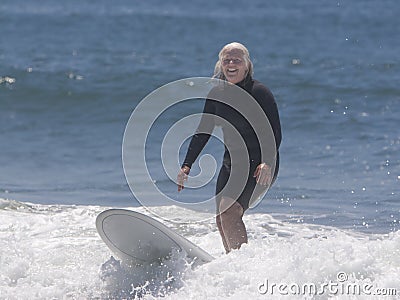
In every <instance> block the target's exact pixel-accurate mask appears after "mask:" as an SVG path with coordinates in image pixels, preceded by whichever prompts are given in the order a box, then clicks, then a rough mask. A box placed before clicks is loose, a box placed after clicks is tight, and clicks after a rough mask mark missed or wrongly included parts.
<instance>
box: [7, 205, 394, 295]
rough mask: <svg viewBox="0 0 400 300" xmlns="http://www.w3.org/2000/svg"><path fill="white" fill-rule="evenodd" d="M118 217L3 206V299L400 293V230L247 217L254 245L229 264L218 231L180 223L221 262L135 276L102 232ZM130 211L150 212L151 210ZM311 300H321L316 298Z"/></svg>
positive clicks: (94, 209) (181, 261)
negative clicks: (100, 224) (105, 222)
mask: <svg viewBox="0 0 400 300" xmlns="http://www.w3.org/2000/svg"><path fill="white" fill-rule="evenodd" d="M108 208H109V207H102V206H76V205H69V206H68V205H40V204H30V203H24V202H18V201H14V200H6V199H0V218H1V219H2V223H1V225H0V244H1V245H2V246H1V254H0V268H1V270H2V272H1V274H0V277H1V280H0V294H1V296H2V297H4V298H17V299H45V298H64V297H72V298H88V299H90V298H97V299H99V298H100V299H102V298H109V297H112V298H118V297H124V298H128V299H129V298H131V299H134V298H135V297H137V298H139V297H141V298H143V299H157V298H162V299H227V298H231V299H238V298H242V299H245V298H247V299H266V298H268V299H270V298H273V299H287V297H288V296H287V295H286V296H285V295H283V294H282V293H280V292H279V290H278V289H277V288H276V286H278V285H279V284H281V285H282V286H284V285H286V286H288V287H289V286H291V287H292V288H294V287H296V286H299V287H301V286H302V285H304V284H309V285H308V286H310V285H312V286H316V287H321V286H324V284H328V283H329V282H333V283H337V284H340V285H339V286H343V285H346V286H348V285H350V284H354V285H357V286H360V287H365V285H367V284H369V285H371V286H372V288H371V289H373V291H375V292H376V291H377V290H378V289H379V288H381V289H383V288H386V289H389V288H396V287H399V286H400V260H399V257H400V255H399V254H400V253H399V252H400V250H399V249H400V231H397V232H392V233H389V234H364V233H356V232H353V231H346V230H340V229H336V228H332V227H327V226H320V225H309V224H302V223H288V222H284V221H280V220H277V219H275V218H274V217H272V216H271V215H269V214H264V213H254V214H249V215H245V217H244V221H245V223H246V226H247V228H248V233H249V243H248V244H246V245H243V246H242V248H241V249H240V250H237V251H233V252H232V253H230V254H229V255H225V254H224V252H223V247H222V243H221V241H220V237H219V234H218V232H217V230H216V226H215V224H213V223H212V222H211V223H210V221H205V222H204V223H196V224H190V223H185V224H178V223H174V224H167V225H168V226H170V227H172V228H173V229H174V230H176V231H177V232H179V233H180V234H182V235H184V236H185V237H187V238H188V239H190V240H191V241H193V242H194V243H196V244H197V245H199V246H200V247H202V248H203V249H205V250H206V251H208V252H209V253H210V254H212V255H213V256H214V257H216V259H215V260H214V261H212V262H211V263H208V264H205V265H202V266H199V267H197V268H194V269H193V268H191V265H190V263H188V262H187V261H186V260H185V258H184V257H182V256H181V255H175V256H173V258H172V259H171V260H170V261H167V262H165V264H164V265H163V266H144V267H140V268H139V267H138V268H127V267H126V266H124V264H123V263H122V262H120V261H118V258H111V256H112V253H111V252H110V250H109V249H108V248H107V247H106V245H105V244H104V243H103V242H102V241H101V239H100V237H99V236H98V234H97V232H96V229H95V218H96V216H97V215H98V214H99V213H100V212H101V211H103V210H105V209H108ZM130 209H133V210H136V211H140V212H142V213H147V212H146V211H145V209H144V208H138V207H136V208H130ZM157 209H159V210H164V211H165V212H168V213H169V214H171V215H172V216H175V217H176V218H177V219H179V218H182V217H183V216H184V215H185V213H188V212H187V211H186V212H183V211H182V209H181V208H179V207H173V206H169V207H157ZM287 217H288V216H287ZM339 275H340V276H342V277H344V278H345V279H346V281H343V282H339V281H338V280H342V279H343V278H342V277H340V278H339V277H338V276H339ZM266 283H267V284H269V285H268V287H269V290H266V288H267V286H266ZM271 285H274V286H275V290H274V291H271ZM387 291H389V292H394V291H395V290H394V289H391V290H387ZM271 292H274V294H271ZM281 292H282V291H281ZM283 292H285V291H283ZM286 292H290V293H289V295H290V299H297V298H296V297H298V299H304V294H303V295H298V294H294V293H292V291H291V290H289V289H286ZM294 292H296V291H295V290H294ZM324 292H325V293H326V294H324V295H321V294H320V295H319V296H320V297H321V299H327V298H328V296H330V297H333V296H336V297H337V298H335V299H353V298H354V299H355V298H357V299H360V297H357V296H354V295H350V296H349V295H343V294H339V292H338V293H337V294H332V293H331V294H328V293H329V292H332V291H328V290H325V291H324ZM396 292H397V291H396ZM398 292H399V293H400V291H398ZM307 296H308V297H310V299H311V297H312V296H313V295H310V294H309V295H307ZM314 296H315V295H314ZM285 297H286V298H285ZM351 297H353V298H351ZM393 297H394V296H393ZM374 299H379V297H375V298H374ZM385 299H391V298H390V297H389V298H388V297H386V298H385Z"/></svg>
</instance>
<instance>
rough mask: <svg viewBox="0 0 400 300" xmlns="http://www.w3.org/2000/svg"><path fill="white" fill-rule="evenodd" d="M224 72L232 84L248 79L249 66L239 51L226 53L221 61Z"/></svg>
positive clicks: (233, 50)
mask: <svg viewBox="0 0 400 300" xmlns="http://www.w3.org/2000/svg"><path fill="white" fill-rule="evenodd" d="M221 64H222V71H223V72H224V75H225V78H226V80H227V81H229V82H230V83H233V84H235V83H238V82H240V81H242V80H243V79H244V78H245V77H246V73H247V66H246V63H245V61H244V59H243V53H242V51H241V50H239V49H232V50H228V51H225V53H224V54H223V56H222V59H221Z"/></svg>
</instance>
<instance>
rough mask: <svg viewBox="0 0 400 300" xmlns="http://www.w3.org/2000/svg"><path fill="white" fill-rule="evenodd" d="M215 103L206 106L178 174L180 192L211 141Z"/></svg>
mask: <svg viewBox="0 0 400 300" xmlns="http://www.w3.org/2000/svg"><path fill="white" fill-rule="evenodd" d="M214 116H215V101H214V100H210V99H207V100H206V103H205V104H204V109H203V115H202V117H201V120H200V123H199V126H198V127H197V130H196V133H195V134H194V135H193V136H192V139H191V141H190V144H189V147H188V150H187V153H186V157H185V160H184V161H183V164H182V168H181V170H180V172H179V174H178V191H181V190H182V189H183V188H184V186H183V182H184V181H185V180H187V175H188V174H189V172H190V168H191V167H192V164H193V163H194V162H195V160H196V159H197V157H198V156H199V154H200V152H201V151H202V150H203V148H204V146H205V145H206V144H207V142H208V140H209V139H210V136H211V133H212V132H213V130H214V127H215V117H214Z"/></svg>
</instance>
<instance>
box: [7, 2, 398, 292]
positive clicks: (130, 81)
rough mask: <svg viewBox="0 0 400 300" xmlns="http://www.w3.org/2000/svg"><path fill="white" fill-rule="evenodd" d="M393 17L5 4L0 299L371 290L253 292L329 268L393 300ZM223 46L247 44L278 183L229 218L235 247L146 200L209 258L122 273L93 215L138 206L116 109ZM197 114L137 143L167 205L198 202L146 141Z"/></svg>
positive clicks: (370, 11)
mask: <svg viewBox="0 0 400 300" xmlns="http://www.w3.org/2000/svg"><path fill="white" fill-rule="evenodd" d="M398 9H399V4H398V3H397V2H396V1H394V0H385V1H372V0H369V1H362V2H361V1H352V2H349V1H346V2H344V1H314V0H312V1H296V2H294V1H268V2H265V1H261V0H250V1H237V2H234V3H232V2H231V1H212V2H211V1H210V2H204V1H197V0H196V1H181V0H176V1H128V0H118V1H114V2H112V3H111V2H108V1H103V0H99V1H87V0H85V1H77V0H72V1H64V2H60V1H57V2H55V1H50V0H47V1H40V2H39V1H21V0H13V1H11V0H2V1H1V2H0V28H1V33H0V35H1V43H0V149H1V151H0V153H1V154H0V219H1V221H0V241H1V242H0V245H1V246H0V250H1V251H0V299H34V298H36V299H55V298H56V299H59V298H66V299H70V298H71V299H76V298H83V299H85V298H87V299H103V298H124V297H125V298H126V297H128V298H129V297H130V298H135V297H137V298H138V297H142V298H145V299H157V298H165V299H246V298H247V299H270V298H276V299H295V298H298V299H304V298H306V299H314V298H315V299H328V298H329V299H364V298H365V299H379V298H380V297H379V295H374V296H373V298H371V296H370V295H366V294H364V295H350V294H344V293H342V294H340V293H336V294H330V295H329V294H328V293H324V294H320V295H308V296H305V295H293V294H289V295H283V294H281V293H279V292H277V291H276V290H275V293H274V294H273V295H271V294H270V292H271V290H269V291H268V292H266V293H262V292H265V287H266V285H265V282H266V281H268V283H269V284H270V285H269V287H271V283H275V284H276V285H279V284H287V285H290V284H291V283H296V284H298V285H301V284H305V283H314V284H316V285H322V284H324V283H327V282H329V280H331V281H335V280H336V281H337V280H338V274H341V275H343V274H345V275H346V276H348V278H346V280H345V281H344V283H356V284H358V285H359V286H363V285H366V284H371V285H372V286H373V287H374V289H375V288H376V289H378V288H381V289H385V288H387V289H390V288H394V289H397V298H398V297H399V296H398V295H399V294H400V281H399V278H400V276H399V275H400V260H399V257H400V253H399V248H400V235H399V226H400V225H399V222H400V203H399V192H400V189H399V188H400V156H399V152H400V129H399V124H400V122H399V121H400V118H399V115H400V88H399V82H400V61H399V58H398V53H399V50H400V41H399V39H398V28H400V20H399V18H398V16H397V14H396V12H397V11H398ZM232 41H239V42H242V43H243V44H245V45H246V46H247V47H248V48H249V50H250V54H251V56H252V59H253V62H254V67H255V76H254V77H255V78H256V79H258V80H260V81H261V82H263V83H264V84H265V85H267V86H268V87H269V88H270V89H271V91H272V92H273V94H274V95H275V98H276V101H277V104H278V107H279V112H280V117H281V123H282V132H283V141H282V146H281V149H280V154H281V168H280V173H279V177H278V179H277V181H276V183H275V184H274V186H273V187H272V188H271V190H270V191H269V192H268V194H267V195H266V196H265V198H264V200H263V201H262V202H261V203H260V204H259V205H258V206H257V207H256V208H254V209H251V210H249V211H248V212H247V213H246V215H245V218H244V220H245V223H246V226H247V228H248V231H249V244H248V245H244V246H243V248H242V249H241V250H240V251H234V252H233V253H231V254H230V255H224V254H223V251H222V250H223V247H222V244H221V242H220V238H219V235H218V233H217V231H216V226H215V224H214V221H213V220H212V218H211V217H212V215H207V218H203V220H202V221H200V222H196V223H190V222H191V221H192V220H191V219H193V218H194V215H196V214H198V213H197V212H188V211H187V210H185V209H182V208H180V207H179V206H174V205H165V203H164V202H163V201H161V200H160V198H158V197H157V196H155V197H154V204H153V206H154V207H153V209H156V210H158V211H162V212H163V215H165V214H167V215H170V219H171V220H174V221H175V223H172V222H168V221H165V222H167V225H169V226H171V227H173V228H174V229H176V230H177V231H178V232H179V233H181V234H182V235H184V236H185V237H187V238H188V239H190V240H192V241H194V242H195V243H197V244H198V245H199V246H201V247H202V248H204V249H205V250H207V251H208V252H210V253H211V254H212V255H213V256H215V257H216V258H217V259H216V260H215V261H213V262H212V263H209V264H206V265H203V266H201V267H198V268H195V269H192V268H191V267H190V266H188V264H187V262H186V261H185V259H184V258H182V257H177V258H174V259H173V260H172V261H170V262H166V264H165V266H164V267H162V268H152V269H150V270H149V269H135V270H128V269H125V267H124V266H121V265H118V262H115V261H113V260H111V259H110V256H111V253H110V251H109V250H108V249H107V247H106V246H105V244H104V243H103V242H102V241H101V240H100V238H99V236H98V235H97V233H96V229H95V224H94V221H95V217H96V215H97V214H98V213H100V212H101V211H103V210H105V209H107V208H110V207H129V208H130V209H133V210H138V211H141V212H145V213H149V212H148V211H146V210H145V209H144V208H143V207H141V206H140V203H139V202H138V199H135V197H134V196H133V195H132V193H131V191H130V189H129V186H128V184H127V183H126V179H125V176H124V170H123V164H122V158H121V157H122V154H121V151H122V150H121V149H122V142H123V136H124V130H125V126H126V124H127V122H128V120H129V117H130V115H131V113H132V112H133V110H134V109H135V107H136V106H137V105H138V104H139V103H140V102H141V100H142V99H143V98H144V97H145V96H146V95H148V94H149V93H151V92H152V91H153V90H155V89H156V88H159V87H161V86H163V85H165V84H167V83H169V82H172V81H174V80H178V79H182V78H186V77H197V76H211V75H212V71H213V67H214V64H215V61H216V58H217V55H218V52H219V50H220V49H221V47H222V46H223V45H224V44H226V43H228V42H232ZM202 104H203V103H202V101H201V100H198V101H192V102H190V103H187V104H186V105H184V104H180V105H179V106H177V107H175V108H174V109H173V110H171V111H169V112H166V113H165V114H162V115H161V116H160V117H159V119H158V120H157V123H156V125H155V127H154V128H153V129H152V130H153V131H152V134H151V136H150V138H149V140H148V142H147V147H146V158H147V162H148V164H149V167H150V169H151V173H152V176H154V181H155V182H156V183H157V185H158V186H159V188H160V190H162V191H163V192H166V193H168V194H169V195H175V196H176V197H178V198H179V199H190V198H196V197H198V194H199V193H197V194H196V192H195V191H191V190H190V189H185V190H184V191H183V192H182V193H181V194H179V195H178V194H177V192H176V191H175V189H176V186H175V185H174V183H173V182H171V180H169V179H168V178H167V177H166V174H165V172H164V170H163V168H162V164H161V163H160V156H159V155H160V143H161V142H162V137H163V135H164V133H165V130H166V128H168V127H169V126H170V125H171V124H173V123H174V122H177V121H178V120H180V119H181V118H183V117H185V116H186V115H189V114H194V113H198V112H200V111H201V108H202ZM144 117H145V116H144ZM185 145H187V144H184V146H185ZM220 150H221V145H220V144H218V142H215V141H212V142H211V143H210V145H208V146H207V148H206V149H205V152H207V153H210V154H212V155H213V156H214V157H215V159H216V160H217V162H219V161H220V157H221V155H222V154H220V153H221V151H220ZM182 152H184V149H183V150H182ZM181 156H182V153H181ZM138 176H141V174H138ZM214 185H215V177H214V178H213V179H212V180H211V183H210V184H209V185H207V186H206V187H205V188H204V189H203V190H202V191H201V192H200V193H201V194H202V195H212V194H213V190H214ZM341 272H343V273H341ZM146 274H147V275H146ZM148 274H150V275H148ZM146 276H147V277H146ZM151 279H153V280H151ZM146 282H147V283H146ZM263 284H264V285H263ZM263 289H264V290H263ZM287 291H288V290H287ZM375 292H376V290H375ZM307 297H308V298H307ZM382 299H396V296H395V295H392V296H388V295H386V296H382Z"/></svg>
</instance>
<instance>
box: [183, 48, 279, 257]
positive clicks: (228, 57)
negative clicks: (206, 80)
mask: <svg viewBox="0 0 400 300" xmlns="http://www.w3.org/2000/svg"><path fill="white" fill-rule="evenodd" d="M214 77H215V78H218V79H221V80H223V81H224V82H227V86H228V85H229V84H230V85H231V86H232V85H235V87H240V88H241V89H243V90H244V91H246V92H247V93H248V94H247V93H246V94H247V95H251V96H252V97H253V98H254V99H255V100H256V101H257V102H258V104H259V106H258V108H260V107H261V108H262V110H263V112H264V113H265V115H266V116H267V118H268V120H267V121H265V124H261V126H263V127H265V128H269V129H272V130H270V131H271V132H272V134H271V135H272V141H271V140H270V143H268V145H267V146H269V147H270V148H271V145H273V146H272V147H273V148H274V149H273V151H270V152H273V153H274V155H272V157H273V158H269V159H267V160H268V161H265V160H263V158H265V157H266V156H262V155H261V152H262V147H263V146H262V145H260V142H259V139H258V138H257V137H258V136H257V134H256V133H255V130H254V128H253V127H254V126H252V124H254V122H253V123H252V121H250V120H249V118H246V117H244V116H243V114H240V113H238V111H237V110H235V109H233V108H232V106H230V105H227V103H224V102H223V101H217V100H216V99H217V98H218V97H220V96H221V93H220V91H218V88H216V89H215V90H214V91H213V90H212V91H211V92H210V94H213V97H210V94H209V96H208V98H207V100H206V103H205V106H204V110H203V116H202V118H201V121H200V124H199V126H198V129H197V131H196V133H195V134H194V136H193V137H192V139H191V142H190V144H189V148H188V151H187V154H186V158H185V160H184V162H183V164H182V168H181V170H180V172H179V174H178V191H181V190H182V189H183V188H184V181H185V180H187V178H188V174H189V172H190V168H191V166H192V164H193V163H194V161H195V160H196V159H197V157H198V155H199V154H200V152H201V151H202V149H203V148H204V146H205V144H206V143H207V141H208V140H209V138H210V136H211V133H212V131H213V129H214V127H215V126H218V125H219V126H221V127H222V131H223V135H224V144H225V152H224V159H223V164H222V167H221V170H220V172H219V175H218V179H217V187H216V201H217V216H216V223H217V226H218V230H219V232H220V235H221V237H222V242H223V245H224V248H225V250H226V253H229V252H230V251H231V250H232V249H238V248H240V246H241V245H242V244H243V243H247V233H246V228H245V225H244V223H243V220H242V217H243V214H244V212H245V211H246V210H247V209H248V208H249V203H250V201H253V200H254V198H257V197H259V196H260V195H263V194H264V193H265V191H266V189H267V188H268V187H270V186H271V185H272V183H273V182H274V181H275V178H276V176H277V173H278V168H279V155H278V149H279V145H280V143H281V127H280V120H279V114H278V109H277V106H276V103H275V100H274V97H273V95H272V93H271V92H270V91H269V90H268V89H267V88H266V87H265V86H264V85H262V84H261V83H260V82H258V81H256V80H254V79H253V64H252V62H251V60H250V55H249V51H248V50H247V49H246V47H245V46H243V45H242V44H240V43H236V42H235V43H230V44H227V45H225V46H224V47H223V48H222V50H221V51H220V53H219V59H218V61H217V63H216V65H215V71H214ZM241 89H239V91H242V90H241ZM221 90H224V93H225V94H224V95H223V96H222V98H223V97H228V98H229V97H231V98H234V97H235V95H233V94H229V93H232V91H235V89H230V91H229V88H227V89H221ZM237 91H238V89H236V92H235V94H241V93H240V92H239V93H238V92H237ZM218 93H219V94H218ZM217 94H218V96H216V95H217ZM226 95H228V96H226ZM249 97H250V96H249ZM242 98H243V97H242ZM242 98H241V99H240V101H241V102H242V104H243V102H244V101H249V100H248V99H244V98H245V97H244V98H243V99H242ZM253 101H254V100H253ZM250 114H251V112H250ZM253 114H254V110H253ZM247 116H249V115H247ZM221 120H223V122H221ZM265 120H266V119H265ZM224 121H226V122H224ZM268 121H269V124H268ZM271 127H272V128H271ZM232 128H233V129H232ZM235 134H236V135H235ZM238 134H239V135H238ZM238 136H239V137H240V138H241V139H242V140H243V142H244V143H243V145H244V147H245V149H246V152H247V153H245V154H246V156H243V155H241V154H236V153H239V150H238V149H239V146H238V145H239V143H238V140H239V139H238V138H237V137H238ZM242 154H243V153H242ZM243 157H245V158H247V157H248V160H247V159H241V158H243ZM238 158H239V159H238ZM233 167H235V170H246V172H244V173H243V172H242V173H241V174H242V175H241V177H242V179H243V177H247V179H246V180H245V181H244V184H243V185H240V184H239V185H238V184H236V181H235V180H234V179H232V178H231V179H232V180H233V183H232V182H231V183H230V184H227V183H228V182H229V180H231V179H229V178H230V177H235V176H233V173H232V170H233ZM235 174H237V173H235ZM236 177H237V175H236ZM237 182H239V181H237ZM227 186H229V187H228V188H227Z"/></svg>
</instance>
